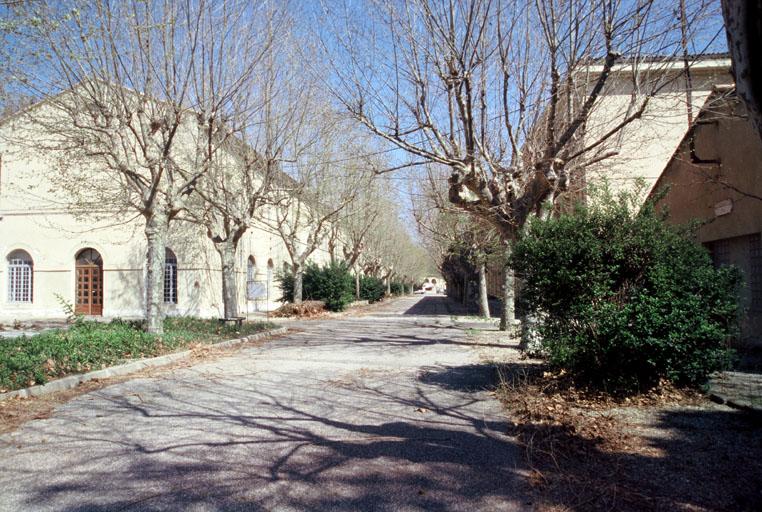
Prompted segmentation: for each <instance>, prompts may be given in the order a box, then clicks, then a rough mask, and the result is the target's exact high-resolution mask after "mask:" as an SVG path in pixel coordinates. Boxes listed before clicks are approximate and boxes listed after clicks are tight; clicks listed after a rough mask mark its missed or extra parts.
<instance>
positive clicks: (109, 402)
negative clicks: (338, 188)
mask: <svg viewBox="0 0 762 512" xmlns="http://www.w3.org/2000/svg"><path fill="white" fill-rule="evenodd" d="M454 308H455V306H453V305H452V304H450V303H447V301H446V299H444V298H441V297H425V298H423V299H421V298H420V297H416V298H405V299H400V300H398V301H395V302H393V303H392V304H387V305H384V306H382V307H380V308H378V309H376V310H374V311H372V312H370V313H368V314H366V316H363V317H354V318H345V319H334V320H317V321H308V322H302V323H300V324H298V327H299V328H300V330H299V331H298V332H294V333H292V334H288V335H286V336H283V337H280V338H278V339H275V340H272V341H271V342H269V343H267V344H265V345H264V346H262V347H257V348H245V349H242V350H239V351H236V352H235V353H233V354H232V355H230V356H227V357H224V358H220V359H216V360H214V361H208V362H202V363H199V364H196V365H194V366H192V367H190V368H180V369H174V370H167V371H166V372H162V373H160V376H159V377H152V378H136V379H133V380H128V381H125V382H122V383H120V384H115V385H112V386H109V387H105V388H103V389H100V390H98V391H95V392H91V393H88V394H84V395H81V396H79V397H77V398H75V399H73V400H71V401H70V402H68V403H66V404H64V405H61V406H59V407H58V408H57V409H56V410H55V412H54V413H53V415H52V416H51V417H50V418H49V419H44V420H35V421H32V422H30V423H27V424H25V425H24V426H22V427H21V428H19V429H18V430H17V431H15V432H12V433H10V434H6V435H3V436H0V511H19V510H35V511H37V510H39V511H47V510H56V511H61V510H63V511H70V512H74V511H77V512H83V511H106V510H109V511H111V510H148V511H159V510H183V511H222V510H226V511H227V510H254V511H259V510H273V511H296V510H300V511H301V510H334V511H355V510H363V511H364V510H389V511H391V510H394V511H419V510H420V511H422V510H426V511H445V510H446V511H455V510H462V511H477V510H489V511H492V510H496V511H497V510H519V509H523V508H525V506H526V505H527V503H526V502H525V501H523V500H522V496H521V494H522V493H521V492H520V488H521V484H520V481H521V477H520V474H521V473H522V472H523V468H522V456H521V453H520V449H519V448H518V447H517V446H516V445H515V444H513V442H512V440H511V439H510V438H509V437H508V436H506V434H505V432H506V431H507V427H508V425H507V423H506V418H505V415H504V414H503V413H502V411H501V407H500V404H499V403H498V402H497V401H496V400H495V399H494V398H493V397H492V396H491V394H490V393H489V392H488V391H486V390H485V387H488V386H489V385H490V384H491V383H492V382H493V377H494V376H493V370H492V368H491V367H490V366H489V365H486V364H483V363H482V362H481V361H480V359H479V355H478V351H477V350H476V349H475V347H474V346H472V345H471V344H470V343H469V342H468V341H467V339H466V333H465V331H464V330H463V329H461V328H458V327H456V326H454V325H453V322H452V320H451V317H450V314H451V313H457V312H458V311H457V310H456V309H454Z"/></svg>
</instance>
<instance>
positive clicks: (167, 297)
mask: <svg viewBox="0 0 762 512" xmlns="http://www.w3.org/2000/svg"><path fill="white" fill-rule="evenodd" d="M164 302H165V303H166V304H177V258H176V257H175V253H173V252H172V251H170V250H169V249H167V250H166V253H165V259H164Z"/></svg>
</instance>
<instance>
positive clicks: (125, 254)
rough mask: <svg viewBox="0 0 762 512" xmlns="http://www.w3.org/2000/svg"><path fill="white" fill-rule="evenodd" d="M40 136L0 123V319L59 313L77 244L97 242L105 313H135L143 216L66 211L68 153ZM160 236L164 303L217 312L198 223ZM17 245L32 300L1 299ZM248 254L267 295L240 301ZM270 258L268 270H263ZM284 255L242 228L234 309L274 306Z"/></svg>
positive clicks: (99, 175) (102, 181) (216, 286)
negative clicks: (172, 270) (168, 255)
mask: <svg viewBox="0 0 762 512" xmlns="http://www.w3.org/2000/svg"><path fill="white" fill-rule="evenodd" d="M38 136H39V134H37V133H35V131H34V130H31V129H30V128H29V126H24V125H22V124H20V123H19V122H11V123H4V124H2V125H0V158H2V160H0V323H9V322H13V321H15V320H19V321H26V320H32V319H55V318H63V317H64V316H65V312H64V308H63V307H62V305H61V303H60V300H59V298H58V297H59V296H60V298H61V299H62V300H63V301H66V302H68V303H73V302H74V300H75V293H76V291H75V286H76V283H75V257H76V255H77V253H78V252H79V251H80V250H82V249H84V248H93V249H95V250H97V251H98V252H99V253H100V255H101V257H102V258H103V286H104V297H103V316H104V317H107V318H109V317H125V318H130V317H142V315H143V304H144V277H145V268H144V255H145V251H146V243H145V236H144V233H143V226H144V224H143V218H142V217H140V216H139V215H137V213H136V212H134V211H123V212H117V211H114V210H113V209H112V210H108V208H106V207H103V208H98V207H95V208H92V209H89V210H88V209H85V210H79V213H78V214H77V215H72V213H71V211H72V209H71V203H72V198H71V197H69V196H67V194H66V193H65V192H64V188H62V187H60V186H59V182H58V180H57V179H54V178H56V177H57V176H58V174H56V173H59V171H60V166H61V165H66V163H67V162H66V161H65V160H64V161H62V159H61V158H60V155H53V154H51V152H50V151H45V150H42V149H39V148H41V147H43V146H44V143H43V141H42V139H40V141H39V147H38V149H35V147H36V142H35V137H38ZM71 165H72V166H77V167H73V168H74V169H75V170H80V171H81V172H82V173H87V179H90V178H93V179H95V180H96V181H97V182H99V187H101V188H100V190H101V191H103V190H108V187H109V186H110V185H113V178H112V177H109V176H108V174H107V173H105V171H104V170H103V169H100V168H98V166H97V165H94V164H88V163H82V162H81V161H78V162H74V161H72V163H71ZM70 170H71V169H69V171H70ZM70 174H72V173H70ZM73 174H75V175H76V173H73ZM83 189H84V187H83ZM84 190H86V189H84ZM323 245H325V244H323ZM167 246H168V247H169V248H170V249H171V250H172V251H173V252H174V253H175V255H176V257H177V260H178V290H177V291H178V301H177V304H166V305H165V308H166V310H167V313H168V314H170V315H197V316H203V317H218V316H221V315H222V312H223V305H222V291H221V288H222V285H221V270H220V261H219V257H218V255H217V253H216V252H215V251H214V248H213V245H212V244H211V242H210V241H209V240H208V238H207V237H206V234H205V232H204V231H203V230H202V229H200V228H199V227H197V226H194V225H192V224H188V223H184V222H181V221H173V223H172V225H171V227H170V236H169V240H168V243H167ZM16 249H23V250H25V251H26V252H27V253H29V255H30V256H31V257H32V259H33V262H34V280H33V302H32V303H31V304H28V303H12V302H9V300H8V272H7V256H8V255H9V254H10V253H11V252H12V251H14V250H16ZM249 256H253V257H254V259H255V261H256V275H255V279H256V280H257V281H260V282H262V283H263V284H264V285H265V286H267V284H268V277H270V280H269V291H270V293H269V301H268V300H267V299H266V298H262V299H258V300H256V301H248V302H247V301H246V280H247V269H246V267H247V261H248V258H249ZM311 259H312V261H316V262H318V263H324V262H326V261H328V259H329V257H328V254H327V251H326V248H325V247H324V246H323V247H321V248H319V249H318V250H317V251H316V252H315V253H314V254H313V256H312V258H311ZM270 260H272V263H273V270H272V272H268V261H270ZM287 260H288V255H287V252H286V249H285V246H284V244H283V242H282V240H281V239H280V237H279V236H278V235H277V234H276V233H273V232H271V231H268V230H267V229H266V228H265V227H264V226H254V227H253V228H251V229H250V230H249V231H248V232H247V233H246V234H245V235H244V237H243V238H242V239H241V241H240V243H239V252H238V255H237V262H238V265H239V268H238V269H237V276H238V293H239V305H240V310H241V312H245V311H247V310H248V311H251V312H254V311H265V310H271V309H274V308H275V307H277V306H278V303H277V302H276V299H278V298H279V297H280V296H281V291H280V290H279V289H278V287H277V283H275V281H274V279H273V278H274V276H275V273H276V272H278V271H280V270H281V269H282V268H283V263H284V261H287Z"/></svg>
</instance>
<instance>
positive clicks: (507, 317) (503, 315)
mask: <svg viewBox="0 0 762 512" xmlns="http://www.w3.org/2000/svg"><path fill="white" fill-rule="evenodd" d="M508 255H510V249H508V250H507V254H506V256H508ZM514 284H515V280H514V276H513V269H512V268H511V267H510V264H508V263H506V264H505V266H504V267H503V304H502V306H501V308H500V330H501V331H507V330H508V327H510V326H512V325H513V324H514V323H515V321H516V309H515V304H514V303H515V297H514V289H513V288H514Z"/></svg>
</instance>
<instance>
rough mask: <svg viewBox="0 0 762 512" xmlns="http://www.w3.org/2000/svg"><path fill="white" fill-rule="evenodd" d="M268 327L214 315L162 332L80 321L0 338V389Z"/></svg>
mask: <svg viewBox="0 0 762 512" xmlns="http://www.w3.org/2000/svg"><path fill="white" fill-rule="evenodd" d="M271 327H273V325H272V324H267V323H263V322H257V323H245V324H243V326H242V327H241V329H240V330H238V329H237V328H236V327H235V326H233V325H225V326H221V325H219V324H218V322H217V321H216V320H202V319H198V318H168V319H166V320H165V321H164V334H163V335H162V336H156V335H153V334H148V333H146V332H144V331H143V330H142V325H141V322H128V321H122V320H114V321H112V322H110V323H103V322H93V321H84V320H79V321H77V322H76V323H75V324H74V325H72V326H71V327H70V328H69V329H53V330H50V331H46V332H43V333H40V334H37V335H34V336H20V337H17V338H9V339H0V389H5V390H11V389H19V388H24V387H27V386H31V385H34V384H42V383H45V382H47V381H48V380H49V379H53V378H57V377H63V376H65V375H68V374H72V373H82V372H87V371H91V370H98V369H101V368H104V367H106V366H111V365H114V364H118V363H120V362H123V361H125V360H129V359H137V358H142V357H152V356H157V355H161V354H165V353H168V352H172V351H175V350H177V349H179V348H182V347H185V346H187V345H189V344H191V343H213V342H215V341H219V340H221V339H224V338H230V337H234V336H237V335H247V334H252V333H254V332H259V331H262V330H264V329H268V328H271Z"/></svg>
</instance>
